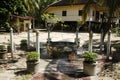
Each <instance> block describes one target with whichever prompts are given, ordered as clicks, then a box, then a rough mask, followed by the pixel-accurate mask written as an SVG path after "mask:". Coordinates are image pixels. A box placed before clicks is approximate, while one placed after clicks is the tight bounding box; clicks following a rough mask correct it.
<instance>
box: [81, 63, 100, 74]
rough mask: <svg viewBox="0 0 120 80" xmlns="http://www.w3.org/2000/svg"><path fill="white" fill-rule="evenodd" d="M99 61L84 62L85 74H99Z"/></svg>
mask: <svg viewBox="0 0 120 80" xmlns="http://www.w3.org/2000/svg"><path fill="white" fill-rule="evenodd" d="M97 64H98V63H97V62H95V63H87V62H83V71H84V73H85V74H87V75H90V76H95V75H97V73H98V72H97Z"/></svg>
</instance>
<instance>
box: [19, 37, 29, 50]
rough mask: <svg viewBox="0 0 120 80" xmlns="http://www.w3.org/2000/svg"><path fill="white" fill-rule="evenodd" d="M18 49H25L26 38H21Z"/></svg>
mask: <svg viewBox="0 0 120 80" xmlns="http://www.w3.org/2000/svg"><path fill="white" fill-rule="evenodd" d="M20 49H22V50H26V49H27V40H25V39H23V40H21V43H20Z"/></svg>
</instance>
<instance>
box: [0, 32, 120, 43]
mask: <svg viewBox="0 0 120 80" xmlns="http://www.w3.org/2000/svg"><path fill="white" fill-rule="evenodd" d="M27 35H28V34H27V32H22V33H19V34H17V33H14V35H13V41H14V43H15V44H20V41H21V40H22V39H27ZM50 36H51V40H52V41H72V42H74V40H75V38H76V34H75V33H66V32H51V34H50ZM47 37H48V33H47V32H41V31H40V32H39V40H40V42H46V41H47ZM78 38H79V39H80V45H83V44H84V43H85V41H88V40H89V34H88V33H81V32H80V33H79V34H78ZM0 39H1V40H0V43H8V42H9V41H10V34H9V33H6V34H0ZM93 40H98V41H100V34H96V33H94V34H93ZM105 40H106V41H107V36H106V38H105ZM114 40H120V37H116V36H115V34H112V35H111V41H114ZM30 41H31V42H36V33H32V32H30Z"/></svg>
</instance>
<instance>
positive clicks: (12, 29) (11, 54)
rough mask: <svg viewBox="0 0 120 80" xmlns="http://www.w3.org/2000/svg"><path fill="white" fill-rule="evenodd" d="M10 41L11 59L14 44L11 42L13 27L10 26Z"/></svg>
mask: <svg viewBox="0 0 120 80" xmlns="http://www.w3.org/2000/svg"><path fill="white" fill-rule="evenodd" d="M10 43H11V58H12V59H13V51H14V44H13V29H12V28H10Z"/></svg>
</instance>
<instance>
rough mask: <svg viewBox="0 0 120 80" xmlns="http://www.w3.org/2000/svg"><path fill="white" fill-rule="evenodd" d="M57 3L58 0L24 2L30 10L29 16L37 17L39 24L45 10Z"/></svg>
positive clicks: (28, 0)
mask: <svg viewBox="0 0 120 80" xmlns="http://www.w3.org/2000/svg"><path fill="white" fill-rule="evenodd" d="M55 1H57V0H24V3H25V5H26V7H27V9H28V14H29V15H30V16H33V17H35V18H36V19H37V23H40V22H39V21H41V15H42V13H43V10H44V9H45V8H46V7H48V6H49V5H50V4H51V3H53V2H55Z"/></svg>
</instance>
